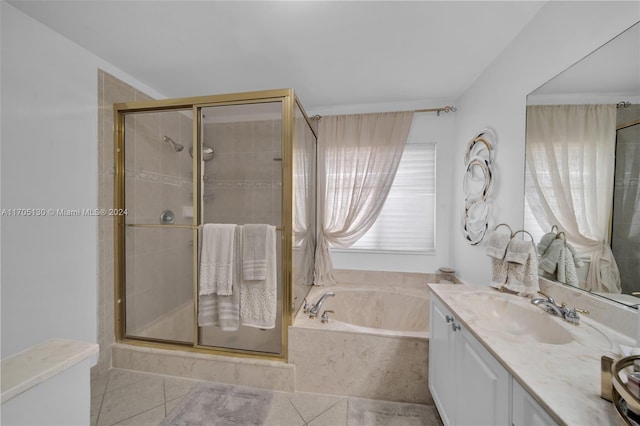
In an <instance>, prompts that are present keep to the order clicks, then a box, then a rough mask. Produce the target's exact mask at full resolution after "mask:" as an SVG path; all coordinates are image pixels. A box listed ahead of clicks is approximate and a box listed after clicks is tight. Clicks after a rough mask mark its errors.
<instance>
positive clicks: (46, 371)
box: [0, 339, 98, 404]
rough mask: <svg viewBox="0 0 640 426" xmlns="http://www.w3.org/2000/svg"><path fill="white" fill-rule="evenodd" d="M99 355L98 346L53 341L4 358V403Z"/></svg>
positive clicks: (2, 398)
mask: <svg viewBox="0 0 640 426" xmlns="http://www.w3.org/2000/svg"><path fill="white" fill-rule="evenodd" d="M97 353H98V345H97V344H96V343H88V342H82V341H78V340H68V339H51V340H47V341H46V342H43V343H41V344H39V345H36V346H33V347H31V348H29V349H27V350H25V351H23V352H20V353H18V354H15V355H13V356H10V357H7V358H6V359H3V360H2V362H1V366H0V371H2V380H1V386H0V387H1V392H2V393H1V396H0V403H3V404H4V403H5V402H7V401H9V400H10V399H11V398H14V397H15V396H17V395H19V394H21V393H23V392H25V391H27V390H29V389H30V388H32V387H34V386H36V385H38V384H40V383H42V382H44V381H46V380H48V379H50V378H51V377H53V376H55V375H56V374H58V373H61V372H63V371H64V370H66V369H68V368H70V367H73V366H74V365H76V364H78V363H80V362H82V361H84V360H85V359H87V358H90V357H92V356H94V355H96V354H97Z"/></svg>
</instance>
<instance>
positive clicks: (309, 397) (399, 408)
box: [91, 368, 442, 426]
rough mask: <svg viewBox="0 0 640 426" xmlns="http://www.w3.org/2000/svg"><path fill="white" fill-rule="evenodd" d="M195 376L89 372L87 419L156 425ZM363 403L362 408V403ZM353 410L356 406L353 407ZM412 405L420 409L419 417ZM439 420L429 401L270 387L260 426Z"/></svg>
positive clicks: (436, 423)
mask: <svg viewBox="0 0 640 426" xmlns="http://www.w3.org/2000/svg"><path fill="white" fill-rule="evenodd" d="M197 383H199V381H197V380H189V379H182V378H178V377H171V376H161V375H156V374H148V373H140V372H136V371H130V370H121V369H117V368H113V369H111V370H109V371H107V372H106V373H105V374H102V375H95V374H92V376H91V425H92V426H111V425H135V426H146V425H158V424H159V423H161V422H162V421H163V420H164V418H165V417H166V416H167V415H168V414H169V413H170V412H171V410H173V409H174V408H175V407H176V406H177V405H178V404H179V403H180V401H182V398H183V397H184V396H185V395H187V394H188V393H189V391H190V390H191V388H193V386H195V385H196V384H197ZM360 407H366V409H365V411H362V408H360ZM354 409H355V410H360V411H357V412H354ZM416 410H418V411H420V412H421V416H420V417H418V416H417V415H416V414H415V413H416ZM307 425H308V426H321V425H325V426H356V425H357V426H392V425H393V426H413V425H416V426H432V425H433V426H440V425H442V422H441V420H440V418H439V417H438V414H437V411H436V409H435V407H433V406H425V405H416V404H397V403H392V402H388V401H374V400H364V399H361V398H349V397H342V396H333V395H321V394H313V393H301V392H296V393H287V392H274V396H273V399H272V402H271V407H270V409H269V414H268V416H267V418H266V419H265V423H264V426H307Z"/></svg>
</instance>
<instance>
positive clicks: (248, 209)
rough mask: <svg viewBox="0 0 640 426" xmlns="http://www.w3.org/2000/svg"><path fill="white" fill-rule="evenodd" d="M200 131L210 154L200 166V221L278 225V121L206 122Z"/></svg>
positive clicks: (279, 122) (279, 214) (280, 187)
mask: <svg viewBox="0 0 640 426" xmlns="http://www.w3.org/2000/svg"><path fill="white" fill-rule="evenodd" d="M203 132H204V135H203V136H204V137H203V143H204V145H205V146H208V147H211V148H213V151H214V158H213V159H212V160H210V161H207V162H205V163H204V217H203V221H204V222H205V223H207V222H212V223H213V222H215V223H237V224H245V223H267V224H271V225H276V226H281V223H280V222H281V220H282V219H281V218H282V202H281V192H282V162H281V157H282V153H281V151H282V142H281V141H282V121H281V120H279V119H278V120H260V121H240V122H233V123H211V124H205V126H204V130H203Z"/></svg>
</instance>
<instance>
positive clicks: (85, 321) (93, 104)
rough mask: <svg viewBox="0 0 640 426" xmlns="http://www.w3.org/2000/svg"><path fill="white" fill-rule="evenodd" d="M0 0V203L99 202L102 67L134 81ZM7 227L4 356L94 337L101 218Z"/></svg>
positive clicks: (10, 221) (26, 221) (32, 220)
mask: <svg viewBox="0 0 640 426" xmlns="http://www.w3.org/2000/svg"><path fill="white" fill-rule="evenodd" d="M0 7H1V19H2V21H1V22H2V28H1V31H2V34H1V42H2V45H1V52H2V61H1V67H2V68H1V74H0V75H1V90H2V92H1V98H2V99H1V114H2V115H1V141H2V145H1V167H0V170H1V173H2V175H1V179H0V180H1V195H2V198H1V206H0V207H1V208H2V209H19V208H25V209H27V208H31V209H45V210H47V209H83V208H86V209H89V208H96V207H97V205H98V203H97V198H98V195H97V194H98V192H97V187H98V186H97V176H98V170H97V167H98V157H97V152H98V151H97V149H98V146H97V133H98V131H97V112H98V111H97V102H98V101H97V75H98V68H102V69H105V70H106V71H108V72H110V73H112V74H114V75H116V76H118V78H121V79H122V80H124V81H129V82H132V83H133V82H134V81H133V79H132V78H131V77H129V76H126V75H123V73H122V72H121V71H119V70H117V69H114V67H112V66H110V65H109V64H108V63H105V62H104V61H102V60H101V59H99V58H98V57H96V56H95V55H93V54H91V53H89V52H88V51H86V50H85V49H83V48H81V47H79V46H78V45H76V44H74V43H72V42H70V41H69V40H67V39H65V38H63V37H62V36H61V35H59V34H58V33H56V32H54V31H52V30H50V29H49V28H48V27H45V26H43V25H42V24H40V23H39V22H37V21H35V20H33V19H32V18H30V17H27V16H26V15H24V14H23V13H22V12H20V11H18V10H17V9H15V8H14V7H13V6H11V5H9V4H7V3H6V2H4V1H2V2H1V3H0ZM134 85H135V86H137V87H141V88H142V89H143V90H145V91H147V92H148V93H151V94H152V95H155V94H156V93H155V91H153V90H151V89H149V88H146V87H145V86H144V85H141V84H140V83H138V82H135V84H134ZM158 97H161V96H159V95H158ZM1 233H2V248H1V254H2V259H1V264H2V272H1V273H2V275H1V285H2V301H1V303H2V306H1V308H2V321H1V327H2V329H1V335H2V353H1V356H2V358H4V357H6V356H9V355H12V354H15V353H17V352H19V351H22V350H24V349H26V348H28V347H31V346H33V345H36V344H38V343H41V342H42V341H44V340H46V339H49V338H53V337H62V338H71V339H77V340H84V341H89V342H97V288H98V286H97V276H98V270H97V268H98V263H97V241H98V222H97V218H96V217H61V216H54V215H51V214H50V213H47V215H46V216H39V217H33V216H32V217H15V216H7V215H6V214H5V215H4V217H2V223H1Z"/></svg>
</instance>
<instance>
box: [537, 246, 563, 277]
mask: <svg viewBox="0 0 640 426" xmlns="http://www.w3.org/2000/svg"><path fill="white" fill-rule="evenodd" d="M563 250H564V241H563V240H561V239H559V238H556V239H554V240H553V241H552V242H551V244H549V248H547V250H546V251H545V252H544V253H543V254H542V256H541V257H540V265H539V267H540V270H541V271H544V272H548V273H549V274H553V273H554V272H556V269H557V267H558V262H559V261H560V254H561V252H562V251H563Z"/></svg>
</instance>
